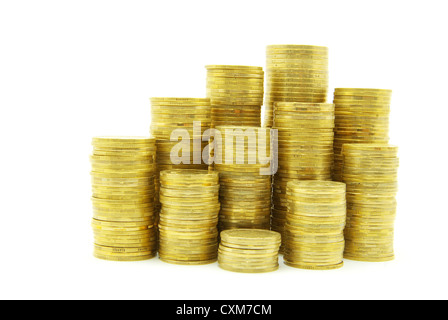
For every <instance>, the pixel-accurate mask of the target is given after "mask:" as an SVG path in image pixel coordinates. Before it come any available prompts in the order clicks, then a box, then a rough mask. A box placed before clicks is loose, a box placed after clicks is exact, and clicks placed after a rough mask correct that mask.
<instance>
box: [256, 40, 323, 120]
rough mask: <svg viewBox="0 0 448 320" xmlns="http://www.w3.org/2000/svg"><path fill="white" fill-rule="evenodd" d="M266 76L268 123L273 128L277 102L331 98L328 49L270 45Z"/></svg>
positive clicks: (266, 117)
mask: <svg viewBox="0 0 448 320" xmlns="http://www.w3.org/2000/svg"><path fill="white" fill-rule="evenodd" d="M266 76H267V78H266V83H267V89H266V103H265V107H266V110H265V120H264V126H266V127H272V125H273V107H274V103H275V102H284V101H286V102H309V103H323V102H326V101H327V91H328V48H326V47H317V46H303V45H271V46H268V47H267V52H266Z"/></svg>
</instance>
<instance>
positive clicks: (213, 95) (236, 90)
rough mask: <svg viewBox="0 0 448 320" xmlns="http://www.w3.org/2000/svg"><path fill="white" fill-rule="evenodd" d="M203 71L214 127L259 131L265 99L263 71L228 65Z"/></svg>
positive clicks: (214, 66)
mask: <svg viewBox="0 0 448 320" xmlns="http://www.w3.org/2000/svg"><path fill="white" fill-rule="evenodd" d="M206 68H207V97H209V98H210V99H211V104H212V122H213V126H214V127H215V126H221V125H241V126H254V127H259V126H260V125H261V106H262V105H263V95H264V71H263V68H262V67H252V66H229V65H208V66H206Z"/></svg>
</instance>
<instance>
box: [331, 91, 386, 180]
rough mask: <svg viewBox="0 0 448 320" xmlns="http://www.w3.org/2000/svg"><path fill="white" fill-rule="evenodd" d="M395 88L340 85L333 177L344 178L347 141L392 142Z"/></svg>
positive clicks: (337, 102)
mask: <svg viewBox="0 0 448 320" xmlns="http://www.w3.org/2000/svg"><path fill="white" fill-rule="evenodd" d="M391 95H392V91H391V90H385V89H356V88H336V89H335V91H334V104H335V116H336V118H335V136H334V166H333V180H335V181H342V160H343V159H342V158H343V156H342V146H343V145H344V144H345V143H389V113H390V100H391Z"/></svg>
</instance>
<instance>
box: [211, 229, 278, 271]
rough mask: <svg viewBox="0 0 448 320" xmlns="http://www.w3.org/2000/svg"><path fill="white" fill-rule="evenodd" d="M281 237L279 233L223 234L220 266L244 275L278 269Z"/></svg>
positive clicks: (246, 230)
mask: <svg viewBox="0 0 448 320" xmlns="http://www.w3.org/2000/svg"><path fill="white" fill-rule="evenodd" d="M280 243H281V236H280V234H279V233H278V232H275V231H269V230H257V229H233V230H226V231H223V232H221V243H220V245H219V254H218V263H219V266H220V267H221V268H222V269H224V270H228V271H233V272H243V273H261V272H271V271H275V270H277V269H278V267H279V265H278V251H279V247H280Z"/></svg>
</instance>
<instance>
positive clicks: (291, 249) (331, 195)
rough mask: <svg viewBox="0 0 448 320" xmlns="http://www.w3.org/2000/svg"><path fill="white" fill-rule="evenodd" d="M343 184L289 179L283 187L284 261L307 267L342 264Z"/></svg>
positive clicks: (333, 267)
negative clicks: (284, 198) (285, 205)
mask: <svg viewBox="0 0 448 320" xmlns="http://www.w3.org/2000/svg"><path fill="white" fill-rule="evenodd" d="M345 192H346V188H345V184H344V183H342V182H333V181H291V182H289V183H288V186H287V197H288V213H287V215H286V225H285V240H284V243H285V250H284V262H285V264H286V265H288V266H291V267H296V268H301V269H310V270H332V269H338V268H341V267H342V266H343V261H342V259H343V254H344V227H345V220H346V200H345Z"/></svg>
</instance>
